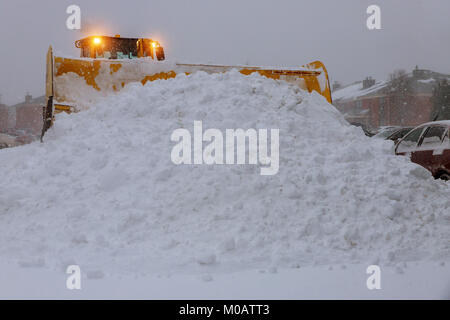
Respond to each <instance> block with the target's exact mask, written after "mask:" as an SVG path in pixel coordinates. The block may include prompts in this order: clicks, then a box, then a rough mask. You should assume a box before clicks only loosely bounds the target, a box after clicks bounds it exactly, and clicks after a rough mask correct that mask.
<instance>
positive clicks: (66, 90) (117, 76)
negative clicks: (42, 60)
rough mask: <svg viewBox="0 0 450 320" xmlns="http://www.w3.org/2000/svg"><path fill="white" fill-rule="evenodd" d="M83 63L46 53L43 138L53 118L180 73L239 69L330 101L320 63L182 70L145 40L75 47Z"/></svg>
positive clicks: (98, 39) (96, 40)
mask: <svg viewBox="0 0 450 320" xmlns="http://www.w3.org/2000/svg"><path fill="white" fill-rule="evenodd" d="M75 46H76V47H77V48H79V49H80V51H81V54H80V58H70V57H58V56H54V55H53V50H52V47H51V46H50V48H49V50H48V52H47V69H46V97H47V105H46V106H45V111H44V126H43V130H42V136H41V140H42V137H43V135H44V134H45V131H46V130H47V129H48V128H49V127H50V126H51V125H52V123H53V120H54V114H55V113H59V112H63V111H64V112H68V113H70V112H77V111H80V110H82V109H84V108H87V107H88V106H89V105H92V103H93V102H95V100H96V99H98V98H99V97H102V96H106V95H108V94H110V93H111V92H114V91H119V90H120V89H122V88H124V87H125V86H126V85H127V84H129V83H131V82H141V83H142V85H145V84H146V83H147V82H149V81H154V80H161V79H169V78H174V77H176V75H177V74H179V73H185V74H190V73H193V72H196V71H204V72H207V73H216V72H226V71H228V70H231V69H237V70H239V72H241V73H242V74H244V75H249V74H252V73H254V72H257V73H259V74H260V75H262V76H265V77H268V78H272V79H276V80H284V81H287V82H291V83H294V84H297V85H298V86H299V87H300V88H302V89H304V90H308V91H309V92H312V91H316V92H318V93H319V94H321V95H322V96H324V97H325V98H326V99H327V100H328V102H330V103H331V102H332V101H331V90H330V84H329V79H328V73H327V70H326V68H325V66H324V65H323V64H322V62H320V61H315V62H312V63H309V64H307V65H304V66H302V67H299V68H264V67H249V66H223V65H205V64H180V63H170V62H167V61H165V54H164V49H163V47H162V46H161V45H160V44H159V42H158V41H155V40H152V39H145V38H122V37H120V36H119V35H116V36H115V37H109V36H90V37H86V38H83V39H80V40H77V41H76V42H75Z"/></svg>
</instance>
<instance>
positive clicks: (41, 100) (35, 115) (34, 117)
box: [0, 94, 45, 148]
mask: <svg viewBox="0 0 450 320" xmlns="http://www.w3.org/2000/svg"><path fill="white" fill-rule="evenodd" d="M44 104H45V96H41V97H38V98H35V99H33V97H32V96H31V95H29V94H27V95H26V96H25V101H24V102H22V103H18V104H16V105H13V106H10V107H8V106H5V105H1V104H0V148H4V147H12V146H17V145H21V144H25V143H30V142H32V141H34V140H36V139H38V137H39V136H40V134H41V131H42V125H43V120H42V110H43V108H42V107H43V105H44Z"/></svg>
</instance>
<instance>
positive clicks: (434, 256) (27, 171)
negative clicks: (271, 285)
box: [0, 71, 450, 277]
mask: <svg viewBox="0 0 450 320" xmlns="http://www.w3.org/2000/svg"><path fill="white" fill-rule="evenodd" d="M194 120H201V121H203V127H204V129H207V128H218V129H225V128H243V129H248V128H269V129H270V128H279V129H280V169H279V172H278V174H277V175H274V176H261V175H260V174H259V168H258V167H256V166H251V165H240V166H237V165H222V166H218V165H217V166H207V165H190V166H189V165H180V166H176V165H174V164H173V163H172V162H171V159H170V153H171V149H172V147H173V145H174V143H173V142H171V141H170V135H171V133H172V131H173V130H175V129H177V128H180V127H184V128H187V129H189V130H192V127H193V122H194ZM0 163H1V167H0V177H1V179H0V244H1V245H0V256H1V259H7V260H12V261H18V262H19V264H20V265H21V266H42V265H46V266H49V267H57V268H62V267H64V266H66V265H68V264H79V265H80V266H81V267H82V269H83V268H84V270H88V271H89V272H91V276H93V277H95V276H97V275H98V276H99V277H100V276H101V274H102V273H120V274H130V273H132V274H143V273H153V272H163V271H169V272H177V271H179V270H182V272H185V273H191V272H193V273H197V272H226V271H233V270H242V269H251V268H265V267H299V266H306V265H315V264H324V265H326V264H335V263H352V262H354V263H366V262H367V263H382V264H391V265H396V264H400V263H404V262H405V261H417V260H436V261H447V260H449V257H450V232H449V230H450V210H449V208H450V198H449V196H448V195H449V191H450V189H449V186H448V185H446V184H445V183H444V182H442V181H435V180H434V179H433V178H432V177H431V176H430V174H429V173H428V172H427V171H426V170H425V169H422V168H421V167H419V166H417V165H415V164H412V163H410V162H409V160H407V159H406V158H403V157H396V156H394V155H392V146H391V144H390V143H389V142H386V141H379V140H371V139H369V138H367V137H365V136H364V134H363V133H362V131H361V129H360V128H356V127H352V126H349V125H348V124H347V123H346V122H345V120H344V119H343V117H342V115H340V114H339V112H338V111H337V110H336V109H335V108H334V107H333V106H331V105H330V104H328V103H327V102H326V101H325V99H323V98H322V97H321V96H319V95H317V94H314V93H313V94H308V93H306V92H304V91H302V90H299V89H298V88H296V87H294V86H292V85H289V84H287V83H284V82H277V81H274V80H270V79H267V78H263V77H260V76H258V75H252V76H248V77H245V76H243V75H241V74H240V73H239V72H237V71H232V72H228V73H225V74H213V75H208V74H206V73H201V72H200V73H196V74H193V75H190V76H185V75H180V76H177V77H176V78H174V79H170V80H164V81H156V82H153V83H148V84H147V85H146V86H144V87H142V86H141V85H140V84H136V85H130V86H128V87H127V88H125V89H124V90H123V91H121V92H120V93H119V94H116V95H112V96H109V97H107V98H106V99H104V100H102V101H101V102H100V103H98V104H97V105H96V106H95V107H92V108H90V109H89V110H87V111H84V112H80V113H78V114H72V115H59V116H58V117H57V120H56V124H55V126H54V127H53V128H52V129H50V130H49V131H48V133H47V135H46V137H45V143H43V144H40V143H33V144H30V145H27V146H23V147H18V148H14V149H5V150H2V151H0Z"/></svg>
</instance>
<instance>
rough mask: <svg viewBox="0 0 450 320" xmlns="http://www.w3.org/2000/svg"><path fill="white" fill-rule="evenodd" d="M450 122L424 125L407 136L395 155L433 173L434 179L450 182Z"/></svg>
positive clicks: (397, 146) (400, 142) (396, 149)
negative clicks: (405, 158) (402, 156)
mask: <svg viewBox="0 0 450 320" xmlns="http://www.w3.org/2000/svg"><path fill="white" fill-rule="evenodd" d="M449 129H450V120H445V121H435V122H428V123H424V124H422V125H420V126H418V127H416V128H414V129H413V130H411V131H410V132H409V133H408V134H407V135H405V136H404V137H403V138H402V139H401V140H400V141H399V142H398V143H397V145H396V146H395V154H397V155H409V156H410V157H411V161H412V162H414V163H417V164H419V165H421V166H423V167H424V168H426V169H428V170H430V171H431V174H432V175H433V177H435V178H436V179H437V178H441V179H443V180H450V130H449Z"/></svg>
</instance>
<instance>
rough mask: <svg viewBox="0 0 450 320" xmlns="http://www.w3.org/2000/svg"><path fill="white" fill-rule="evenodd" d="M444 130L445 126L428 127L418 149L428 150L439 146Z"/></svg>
mask: <svg viewBox="0 0 450 320" xmlns="http://www.w3.org/2000/svg"><path fill="white" fill-rule="evenodd" d="M445 131H446V128H445V127H437V126H433V127H429V128H428V129H427V131H425V133H424V135H423V138H422V142H421V144H420V149H427V150H430V149H433V148H436V147H439V146H440V145H441V142H442V138H443V136H444V133H445Z"/></svg>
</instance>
